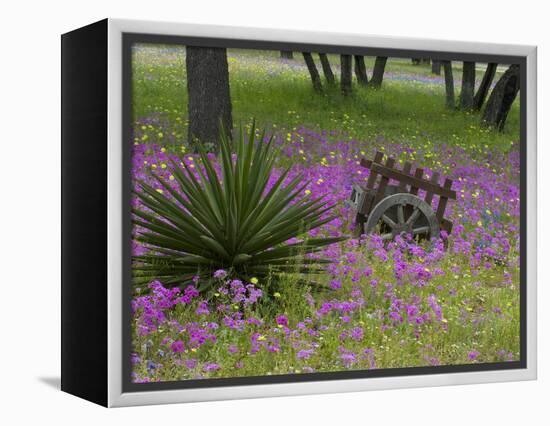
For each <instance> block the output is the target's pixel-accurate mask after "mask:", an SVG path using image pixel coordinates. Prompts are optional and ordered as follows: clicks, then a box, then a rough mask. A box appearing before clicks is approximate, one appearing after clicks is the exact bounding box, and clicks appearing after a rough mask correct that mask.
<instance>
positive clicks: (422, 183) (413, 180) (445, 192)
mask: <svg viewBox="0 0 550 426" xmlns="http://www.w3.org/2000/svg"><path fill="white" fill-rule="evenodd" d="M361 165H362V166H363V167H366V168H368V169H370V170H371V172H376V173H378V174H380V175H382V176H385V177H387V178H390V179H395V180H397V181H400V182H402V181H405V182H406V183H407V184H409V185H411V187H414V188H417V191H416V194H417V193H418V189H422V190H424V191H427V192H428V191H431V192H433V193H434V194H435V195H439V196H443V197H447V198H450V199H453V200H455V199H456V192H455V191H451V190H449V189H446V188H445V187H440V186H439V185H434V184H433V183H432V182H429V181H427V180H425V179H421V178H419V177H418V176H417V174H416V173H415V175H414V176H410V175H406V174H404V173H403V172H401V171H399V170H396V169H392V168H388V167H386V166H383V165H381V164H377V163H375V162H372V161H370V160H367V159H364V158H363V159H362V160H361ZM419 170H422V173H423V172H424V171H423V169H416V172H418V171H419ZM411 193H413V192H412V191H411ZM416 194H415V195H416Z"/></svg>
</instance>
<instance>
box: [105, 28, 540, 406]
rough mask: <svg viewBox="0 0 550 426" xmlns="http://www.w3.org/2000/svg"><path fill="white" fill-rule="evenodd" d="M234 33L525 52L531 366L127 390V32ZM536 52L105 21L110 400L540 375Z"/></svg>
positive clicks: (194, 398) (122, 402) (139, 401)
mask: <svg viewBox="0 0 550 426" xmlns="http://www.w3.org/2000/svg"><path fill="white" fill-rule="evenodd" d="M123 33H142V34H160V35H175V36H188V37H210V38H231V39H243V40H263V41H276V42H297V43H312V44H325V45H337V46H368V47H372V48H389V49H391V48H393V49H395V48H399V49H411V50H424V51H443V52H453V53H473V54H498V55H510V56H523V57H526V58H527V70H526V72H527V93H526V95H527V96H526V97H527V105H526V106H525V108H526V112H527V114H526V116H527V120H526V126H527V129H526V130H527V132H526V133H527V164H526V167H527V185H526V186H527V218H526V219H527V220H526V222H527V236H528V246H527V261H526V263H527V282H528V283H529V285H528V287H527V303H526V305H527V368H525V369H514V370H496V371H483V372H464V373H444V374H428V375H417V376H399V377H380V378H364V379H342V380H329V381H314V382H299V383H296V382H295V383H281V384H279V383H278V384H263V385H242V386H225V387H215V388H214V387H212V388H193V389H179V390H155V391H145V392H125V393H123V392H122V371H121V370H122V341H123V339H122V311H121V306H122V291H121V288H122V231H121V224H122V211H121V208H120V206H121V204H122V189H123V188H122V158H123V157H122V34H123ZM536 96H537V51H536V47H534V46H521V45H504V44H488V43H473V42H458V41H442V40H427V39H415V38H400V37H378V36H369V35H359V34H339V33H317V32H306V31H295V30H280V29H277V30H276V29H259V28H244V27H229V26H210V25H196V24H180V23H167V22H150V21H132V20H119V19H109V20H108V105H107V112H108V154H107V170H108V171H107V179H108V181H107V182H108V190H107V191H108V194H107V200H108V201H107V232H108V236H107V237H108V243H107V244H108V247H107V250H108V266H107V280H108V281H107V292H108V293H107V294H108V315H109V317H108V340H107V343H108V406H109V407H120V406H130V405H147V404H163V403H181V402H198V401H211V400H224V399H225V400H227V399H240V398H260V397H275V396H290V395H303V394H321V393H336V392H357V391H367V390H382V389H397V388H410V387H424V386H441V385H460V384H473V383H489V382H507V381H519V380H535V379H536V377H537V340H536V339H537V321H536V320H537V312H536V309H537V302H536V294H537V289H536V284H537V259H536V256H537V201H536V196H537V186H536V181H537V179H536V177H537V156H536V155H537V147H536V132H537V121H536V120H537V98H536Z"/></svg>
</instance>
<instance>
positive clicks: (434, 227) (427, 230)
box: [365, 194, 439, 241]
mask: <svg viewBox="0 0 550 426" xmlns="http://www.w3.org/2000/svg"><path fill="white" fill-rule="evenodd" d="M377 226H379V231H380V233H381V236H382V240H384V241H388V240H392V239H393V238H394V237H395V236H396V235H406V234H412V236H413V238H418V239H431V238H438V237H439V221H438V220H437V217H436V216H435V213H434V211H433V209H432V207H431V206H430V205H429V204H428V203H426V202H425V201H424V200H423V199H421V198H419V197H417V196H416V195H412V194H395V195H390V196H388V197H386V198H384V199H382V201H380V202H379V203H378V204H377V205H376V206H374V208H373V209H372V211H371V213H370V214H369V216H368V218H367V222H366V223H365V232H366V233H367V234H370V233H372V232H374V231H375V230H376V228H377Z"/></svg>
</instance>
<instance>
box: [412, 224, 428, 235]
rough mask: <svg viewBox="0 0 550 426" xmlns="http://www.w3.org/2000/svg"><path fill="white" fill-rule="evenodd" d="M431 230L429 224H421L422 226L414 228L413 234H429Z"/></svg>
mask: <svg viewBox="0 0 550 426" xmlns="http://www.w3.org/2000/svg"><path fill="white" fill-rule="evenodd" d="M428 232H430V227H429V226H421V227H420V228H416V229H413V235H420V234H427V233H428Z"/></svg>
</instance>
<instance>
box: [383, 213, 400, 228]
mask: <svg viewBox="0 0 550 426" xmlns="http://www.w3.org/2000/svg"><path fill="white" fill-rule="evenodd" d="M382 220H383V221H384V223H385V224H386V225H388V226H389V227H390V228H395V227H396V226H397V224H396V223H395V222H394V221H393V220H391V219H390V218H389V217H388V215H385V214H383V215H382Z"/></svg>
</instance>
